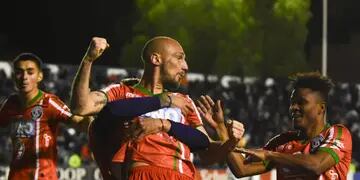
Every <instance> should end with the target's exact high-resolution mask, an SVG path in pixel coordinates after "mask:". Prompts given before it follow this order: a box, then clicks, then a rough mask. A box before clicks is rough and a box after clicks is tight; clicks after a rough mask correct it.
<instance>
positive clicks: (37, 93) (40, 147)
mask: <svg viewBox="0 0 360 180" xmlns="http://www.w3.org/2000/svg"><path fill="white" fill-rule="evenodd" d="M12 63H13V70H14V75H13V77H14V81H15V84H16V88H17V93H15V94H12V95H10V96H9V97H8V98H7V100H6V102H5V103H3V104H2V105H1V107H0V127H3V128H9V129H10V135H11V140H12V144H13V150H12V161H11V164H10V173H9V177H8V179H16V180H18V179H21V180H22V179H24V180H26V179H51V180H52V179H57V178H58V177H57V172H56V160H57V158H56V157H57V149H56V136H57V133H58V123H59V122H70V121H74V122H80V121H82V120H84V118H82V117H79V116H73V115H72V114H71V112H70V110H69V108H68V107H67V106H66V105H65V104H64V103H63V102H62V101H61V100H60V99H59V98H58V97H57V96H55V95H53V94H49V93H46V92H44V91H42V90H40V89H39V83H40V82H41V80H42V79H43V73H42V69H41V67H42V61H41V59H40V58H39V57H38V56H36V55H35V54H31V53H22V54H20V55H18V56H17V57H16V58H15V59H14V61H13V62H12Z"/></svg>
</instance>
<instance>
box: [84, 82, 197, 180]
mask: <svg viewBox="0 0 360 180" xmlns="http://www.w3.org/2000/svg"><path fill="white" fill-rule="evenodd" d="M102 91H103V92H104V93H105V94H106V95H107V98H108V101H109V102H111V101H114V100H119V99H125V98H134V97H145V96H151V94H149V93H147V92H145V91H144V90H143V89H140V88H136V86H135V87H130V86H126V85H123V84H114V85H110V86H108V87H106V88H104V89H102ZM174 94H175V95H178V96H183V97H185V98H187V99H188V100H189V102H191V103H192V104H193V106H194V107H193V108H194V109H195V110H196V107H195V104H194V103H193V101H192V100H191V99H190V98H189V97H188V96H186V95H183V94H180V93H174ZM142 117H151V118H161V119H168V120H171V121H174V122H178V123H182V124H185V125H190V126H193V127H197V126H200V125H202V121H201V119H200V116H199V113H198V112H197V111H194V112H191V113H189V114H187V115H186V116H184V115H183V114H182V113H181V110H180V109H179V108H162V109H159V110H156V111H153V112H149V113H146V114H143V115H141V116H140V117H137V118H138V119H141V118H142ZM108 126H111V125H110V124H108ZM101 127H102V129H105V128H106V129H107V130H106V131H107V132H106V133H107V134H108V135H106V138H107V140H105V141H106V142H111V143H108V144H109V146H112V148H113V150H110V153H109V152H107V153H105V152H104V151H106V150H104V149H103V148H104V147H102V146H97V145H95V144H98V145H99V142H98V143H96V142H94V141H93V142H92V144H93V145H94V146H92V148H93V149H94V151H96V152H98V157H95V159H98V160H97V161H102V162H100V163H99V162H98V164H99V166H100V168H101V169H102V172H103V173H106V172H108V170H106V168H109V166H110V165H109V163H110V162H111V161H112V162H120V163H122V162H124V161H125V158H128V159H126V160H132V161H140V162H145V163H147V164H150V165H153V166H157V167H163V168H169V169H173V170H176V171H178V172H180V173H182V174H185V175H187V176H189V177H191V178H192V177H194V173H195V167H194V165H193V164H192V162H191V160H190V149H189V148H188V147H187V145H185V144H183V143H182V142H180V141H178V140H177V139H175V138H173V137H172V136H169V135H168V134H167V133H164V132H159V133H156V134H151V135H147V136H145V137H144V138H142V139H139V140H131V141H123V137H121V136H123V135H124V134H123V131H121V130H120V129H121V127H120V126H119V128H120V129H118V128H114V127H105V125H103V126H101ZM109 129H113V130H112V131H111V130H109ZM109 131H111V132H112V133H109ZM92 132H94V131H93V130H90V139H93V140H95V141H96V139H98V140H97V141H99V136H104V135H98V137H94V134H97V133H92ZM92 134H93V135H92ZM101 141H102V142H104V140H101ZM114 141H117V142H114ZM101 144H105V143H101ZM100 148H101V149H100ZM107 148H108V147H107ZM114 148H115V149H114ZM109 154H111V155H110V156H111V157H109ZM126 154H131V155H130V157H126ZM94 155H95V156H96V153H94ZM110 159H111V161H110V162H109V160H110ZM104 161H108V162H104ZM101 164H103V165H101ZM101 166H103V167H101ZM105 176H106V175H105Z"/></svg>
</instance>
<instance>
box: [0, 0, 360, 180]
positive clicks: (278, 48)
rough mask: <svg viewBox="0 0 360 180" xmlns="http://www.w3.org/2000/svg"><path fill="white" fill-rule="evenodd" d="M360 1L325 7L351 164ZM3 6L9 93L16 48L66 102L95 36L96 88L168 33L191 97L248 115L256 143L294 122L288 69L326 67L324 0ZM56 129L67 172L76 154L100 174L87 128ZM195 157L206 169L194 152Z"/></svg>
mask: <svg viewBox="0 0 360 180" xmlns="http://www.w3.org/2000/svg"><path fill="white" fill-rule="evenodd" d="M359 5H360V1H357V0H344V1H330V2H329V6H328V19H329V24H328V42H329V44H328V75H329V76H330V77H331V78H333V79H334V80H335V81H336V82H337V85H336V88H334V90H333V91H332V94H331V107H330V109H329V110H330V111H329V119H330V120H331V122H333V123H336V122H341V123H344V124H346V125H347V127H348V128H349V129H350V130H351V132H352V135H353V160H354V161H353V164H354V166H353V167H359V162H360V155H359V152H360V151H359V146H360V143H359V136H360V123H359V120H360V119H359V113H360V98H359V96H360V94H359V92H360V90H359V89H360V87H359V83H360V78H359V75H360V74H359V72H358V68H359V67H360V63H359V58H360V51H359V50H358V49H359V48H360V23H359V22H360V13H359V12H358V9H357V7H360V6H359ZM2 7H4V8H3V9H2V10H1V11H0V26H1V28H0V60H1V62H0V69H1V70H0V87H1V88H0V96H1V97H4V96H7V95H8V94H9V93H11V92H13V84H12V82H11V79H10V76H11V71H10V69H11V68H10V66H9V64H8V62H9V61H11V60H12V59H13V58H14V57H15V56H16V55H17V54H18V53H20V52H34V53H36V54H38V55H39V56H40V57H42V58H43V60H44V61H45V62H46V63H48V64H47V69H46V71H45V72H46V76H45V77H46V79H45V81H44V83H43V87H44V89H45V90H47V91H49V92H53V93H55V94H57V95H58V96H59V97H61V98H62V99H64V100H65V101H68V98H69V91H70V83H71V81H72V78H73V77H74V73H75V70H76V68H77V65H78V64H79V63H80V60H81V57H82V55H83V54H84V52H85V50H86V47H87V45H88V43H89V41H90V39H91V37H92V36H102V37H106V38H107V39H108V41H109V43H110V45H111V47H110V49H108V50H107V51H106V52H105V53H104V55H103V57H102V58H101V59H100V60H99V61H97V62H96V66H95V67H94V72H93V76H92V88H94V89H97V88H100V87H102V86H104V85H106V84H108V83H111V82H117V81H119V80H120V79H122V78H124V77H139V75H140V73H139V69H140V68H141V62H140V60H139V54H140V50H141V47H142V46H143V44H144V42H145V41H146V40H147V39H148V38H150V37H152V36H155V35H169V36H171V37H174V38H175V39H177V40H179V41H180V42H181V44H182V45H183V46H184V48H185V52H186V53H187V61H188V63H189V65H190V71H191V72H192V73H190V74H189V76H188V82H187V83H188V84H187V85H188V87H187V89H185V90H188V91H189V93H190V95H191V96H192V97H193V98H195V99H196V98H197V97H199V95H201V94H209V95H211V96H213V97H214V98H220V99H223V100H224V101H225V105H226V108H227V111H226V113H227V116H229V117H232V118H235V119H239V120H241V121H243V122H244V123H245V125H246V127H247V133H248V135H247V138H248V142H247V145H248V146H249V147H259V146H261V145H263V143H264V142H266V141H267V140H268V139H269V138H270V137H271V136H273V135H274V134H276V133H278V132H282V131H283V130H285V129H286V128H288V127H289V125H290V124H289V123H290V122H289V121H288V114H287V105H288V86H287V83H288V81H287V75H289V74H292V73H294V72H297V71H309V70H320V69H321V68H320V67H321V32H322V29H321V23H322V7H321V1H311V0H183V1H178V0H167V1H163V0H149V1H144V0H123V1H116V0H109V1H96V0H78V1H70V0H63V1H45V0H39V1H35V2H33V1H24V0H12V1H8V2H2ZM119 67H121V68H125V69H116V68H119ZM208 130H209V132H210V133H211V129H208ZM5 134H6V131H3V130H2V131H1V137H0V141H1V142H0V147H1V148H0V158H1V159H0V162H1V164H2V166H1V167H0V179H1V178H3V177H4V176H5V174H6V170H7V169H6V165H7V164H8V162H9V158H10V156H9V152H10V144H9V143H10V142H9V139H8V137H7V136H6V135H5ZM59 134H60V137H59V139H58V140H59V142H58V145H59V164H60V165H61V167H62V168H61V169H60V170H59V173H60V175H61V177H62V178H63V179H71V177H75V176H76V175H74V174H77V175H78V176H81V175H82V174H83V171H82V169H77V170H74V169H71V168H70V169H69V161H70V159H71V164H72V166H74V165H77V163H79V162H80V161H78V160H79V157H80V160H81V167H82V168H84V167H86V170H87V172H91V173H87V174H86V178H90V179H92V178H94V177H93V175H94V174H95V175H94V176H98V172H97V171H96V170H95V168H96V167H95V164H94V163H93V162H92V161H90V160H89V153H88V150H87V148H86V135H85V134H84V133H81V132H79V131H78V130H76V129H73V128H69V127H68V126H63V127H61V133H59ZM75 154H77V155H78V156H79V157H78V156H77V155H75ZM195 163H197V165H198V167H200V168H201V165H200V164H199V163H198V159H197V157H195ZM224 167H225V165H224V164H219V165H215V166H212V167H211V169H214V171H209V169H207V170H204V171H202V174H203V176H206V177H211V176H215V175H216V174H217V175H218V177H220V176H221V177H224V176H227V175H230V174H231V173H229V172H228V171H223V168H224ZM93 170H95V171H93ZM93 173H94V174H93ZM208 173H209V174H208ZM90 174H91V175H90ZM214 174H215V175H214ZM351 177H353V176H351ZM216 179H218V178H216Z"/></svg>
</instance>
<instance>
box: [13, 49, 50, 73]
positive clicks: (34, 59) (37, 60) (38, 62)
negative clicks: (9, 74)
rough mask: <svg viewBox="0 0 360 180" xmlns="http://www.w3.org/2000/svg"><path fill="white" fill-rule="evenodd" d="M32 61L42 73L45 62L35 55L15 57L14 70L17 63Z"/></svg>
mask: <svg viewBox="0 0 360 180" xmlns="http://www.w3.org/2000/svg"><path fill="white" fill-rule="evenodd" d="M25 60H30V61H32V62H34V63H35V64H36V66H37V67H38V68H39V70H40V71H42V69H43V62H42V60H41V58H40V57H39V56H37V55H35V54H33V53H20V54H19V55H17V56H16V57H15V59H14V60H13V61H12V65H13V68H14V67H15V65H16V64H17V63H19V62H20V61H25Z"/></svg>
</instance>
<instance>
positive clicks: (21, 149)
mask: <svg viewBox="0 0 360 180" xmlns="http://www.w3.org/2000/svg"><path fill="white" fill-rule="evenodd" d="M15 152H16V156H15V159H17V160H19V159H21V158H22V157H23V155H24V153H25V145H24V143H23V142H21V141H20V140H17V141H16V142H15Z"/></svg>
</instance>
